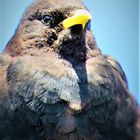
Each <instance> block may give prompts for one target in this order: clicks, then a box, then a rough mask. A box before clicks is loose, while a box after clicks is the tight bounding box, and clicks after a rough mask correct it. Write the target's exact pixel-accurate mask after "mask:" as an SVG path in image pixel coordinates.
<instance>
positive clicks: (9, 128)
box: [0, 0, 140, 140]
mask: <svg viewBox="0 0 140 140" xmlns="http://www.w3.org/2000/svg"><path fill="white" fill-rule="evenodd" d="M91 20H92V16H91V14H90V12H89V11H88V9H87V7H85V6H84V4H83V2H82V1H81V0H69V1H67V0H36V1H34V2H33V3H32V4H31V5H30V6H29V7H28V8H27V9H26V10H25V12H24V14H23V17H22V19H21V20H20V23H19V25H18V27H17V29H16V31H15V34H14V35H13V36H12V38H11V39H10V41H9V42H8V43H7V45H6V47H5V49H4V52H3V53H2V54H0V81H1V82H0V112H1V113H0V139H1V140H138V139H139V132H140V125H139V124H140V121H139V120H140V115H139V107H138V105H137V103H136V101H135V99H134V97H133V96H132V95H131V93H130V91H129V87H128V82H127V78H126V75H125V73H124V71H123V69H122V67H121V65H120V64H119V62H118V61H117V60H115V59H114V58H113V57H111V56H109V55H105V54H103V53H102V52H101V50H100V49H99V48H98V46H97V43H96V40H95V37H94V35H93V33H92V31H91V28H90V21H91Z"/></svg>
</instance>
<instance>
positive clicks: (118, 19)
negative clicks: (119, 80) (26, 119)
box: [0, 0, 140, 103]
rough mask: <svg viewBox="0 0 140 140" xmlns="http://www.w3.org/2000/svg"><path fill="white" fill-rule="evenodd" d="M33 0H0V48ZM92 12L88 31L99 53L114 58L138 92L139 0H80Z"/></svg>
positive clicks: (130, 86)
mask: <svg viewBox="0 0 140 140" xmlns="http://www.w3.org/2000/svg"><path fill="white" fill-rule="evenodd" d="M32 1H33V0H0V52H2V51H3V49H4V47H5V45H6V43H7V42H8V40H9V39H10V38H11V37H12V35H13V34H14V31H15V29H16V27H17V25H18V23H19V21H20V18H21V16H22V13H23V12H24V10H25V8H26V7H27V6H28V5H29V4H30V3H31V2H32ZM83 2H84V3H85V5H86V6H87V7H88V9H89V11H90V12H91V14H92V31H93V33H94V35H95V38H96V41H97V44H98V46H99V48H100V49H101V50H102V52H103V53H105V54H109V55H111V56H113V57H114V58H116V59H117V60H118V61H119V62H120V64H121V65H122V67H123V69H124V71H125V73H126V76H127V78H128V83H129V88H130V91H131V92H132V93H133V95H134V96H135V98H136V100H137V101H138V102H139V103H140V96H139V78H140V76H139V0H93V1H92V0H83Z"/></svg>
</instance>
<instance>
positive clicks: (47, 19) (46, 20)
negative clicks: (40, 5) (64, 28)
mask: <svg viewBox="0 0 140 140" xmlns="http://www.w3.org/2000/svg"><path fill="white" fill-rule="evenodd" d="M51 19H52V17H51V16H49V15H45V16H43V18H42V22H43V23H45V24H50V22H51Z"/></svg>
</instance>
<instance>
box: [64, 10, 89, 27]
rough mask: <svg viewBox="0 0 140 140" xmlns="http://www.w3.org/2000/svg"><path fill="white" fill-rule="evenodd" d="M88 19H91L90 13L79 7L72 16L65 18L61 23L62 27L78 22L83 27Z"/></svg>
mask: <svg viewBox="0 0 140 140" xmlns="http://www.w3.org/2000/svg"><path fill="white" fill-rule="evenodd" d="M89 20H91V15H90V13H89V12H88V11H87V10H84V9H80V10H77V11H76V12H75V13H74V15H73V16H72V17H69V18H67V19H65V20H64V21H63V23H62V24H63V28H64V29H68V28H70V27H72V26H74V25H78V24H81V25H82V27H83V29H84V28H85V26H86V24H87V22H88V21H89Z"/></svg>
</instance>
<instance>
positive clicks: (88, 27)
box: [86, 20, 91, 30]
mask: <svg viewBox="0 0 140 140" xmlns="http://www.w3.org/2000/svg"><path fill="white" fill-rule="evenodd" d="M86 27H87V29H88V30H90V28H91V20H89V21H88V22H87V25H86Z"/></svg>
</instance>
